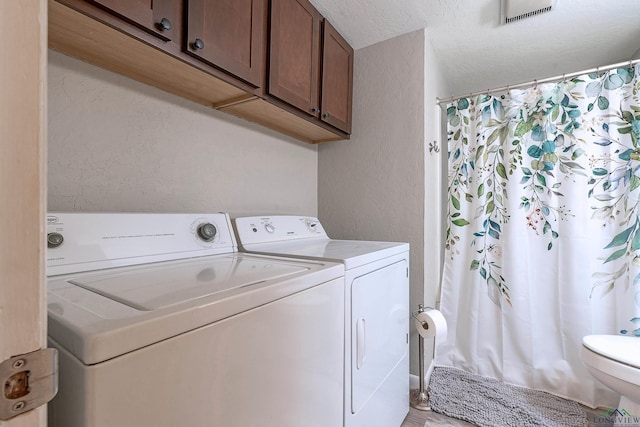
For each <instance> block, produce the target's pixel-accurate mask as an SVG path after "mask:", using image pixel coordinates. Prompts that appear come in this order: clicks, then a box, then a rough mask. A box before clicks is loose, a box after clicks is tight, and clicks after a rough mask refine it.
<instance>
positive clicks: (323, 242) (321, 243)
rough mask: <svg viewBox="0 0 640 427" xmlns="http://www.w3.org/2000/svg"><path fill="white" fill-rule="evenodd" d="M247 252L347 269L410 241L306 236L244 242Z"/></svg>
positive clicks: (404, 247) (394, 251) (397, 250)
mask: <svg viewBox="0 0 640 427" xmlns="http://www.w3.org/2000/svg"><path fill="white" fill-rule="evenodd" d="M242 249H243V250H244V251H247V252H252V253H260V254H268V255H281V256H287V257H294V258H304V259H317V260H326V261H333V262H341V263H343V264H344V265H345V269H347V270H349V269H351V268H355V267H359V266H361V265H364V264H368V263H370V262H374V261H377V260H379V259H382V258H386V257H390V256H393V255H396V254H399V253H401V252H406V251H408V250H409V244H408V243H397V242H371V241H365V240H333V239H302V240H292V241H288V242H276V243H261V244H254V245H243V246H242Z"/></svg>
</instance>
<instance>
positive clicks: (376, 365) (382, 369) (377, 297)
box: [351, 259, 409, 414]
mask: <svg viewBox="0 0 640 427" xmlns="http://www.w3.org/2000/svg"><path fill="white" fill-rule="evenodd" d="M407 268H408V263H407V261H406V259H405V260H401V261H397V262H395V263H393V264H390V265H387V266H384V267H382V268H380V269H377V270H374V271H371V272H367V273H366V274H363V275H361V276H358V277H356V278H354V279H353V281H352V282H351V413H353V414H356V413H357V412H358V411H360V409H361V408H362V407H363V406H364V405H365V403H366V402H367V401H368V400H369V399H370V398H371V396H373V395H374V394H375V393H376V391H377V390H378V389H379V388H380V386H381V385H382V384H384V383H385V381H386V380H387V377H388V376H389V375H390V374H391V372H392V371H393V370H394V368H395V367H396V366H397V365H398V364H399V363H400V362H401V361H402V359H403V358H404V357H405V355H406V354H407V351H408V347H409V344H408V343H407V340H408V335H407V334H408V332H409V278H408V277H407V276H408V274H407ZM407 375H408V373H407Z"/></svg>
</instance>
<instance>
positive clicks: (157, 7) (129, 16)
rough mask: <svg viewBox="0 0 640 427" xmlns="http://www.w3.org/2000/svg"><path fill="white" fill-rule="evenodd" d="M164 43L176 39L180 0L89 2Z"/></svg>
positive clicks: (98, 0) (105, 0)
mask: <svg viewBox="0 0 640 427" xmlns="http://www.w3.org/2000/svg"><path fill="white" fill-rule="evenodd" d="M89 3H93V4H96V5H98V6H100V7H102V8H104V9H107V10H109V11H110V12H112V13H114V14H116V15H118V16H120V17H121V18H124V19H125V20H127V21H129V22H131V23H132V24H135V25H136V26H138V27H140V28H142V29H144V30H145V31H147V32H148V33H151V34H153V35H155V36H157V37H159V38H160V39H162V40H164V41H171V40H175V39H176V38H177V37H178V34H177V33H176V31H175V29H174V27H175V26H176V24H178V20H179V19H180V17H179V8H180V0H89Z"/></svg>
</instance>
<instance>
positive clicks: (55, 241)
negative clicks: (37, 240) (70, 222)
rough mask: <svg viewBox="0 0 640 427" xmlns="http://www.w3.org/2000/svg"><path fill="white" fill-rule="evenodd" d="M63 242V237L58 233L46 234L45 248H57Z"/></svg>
mask: <svg viewBox="0 0 640 427" xmlns="http://www.w3.org/2000/svg"><path fill="white" fill-rule="evenodd" d="M62 242H64V237H62V234H60V233H49V234H47V247H48V248H57V247H58V246H60V245H61V244H62Z"/></svg>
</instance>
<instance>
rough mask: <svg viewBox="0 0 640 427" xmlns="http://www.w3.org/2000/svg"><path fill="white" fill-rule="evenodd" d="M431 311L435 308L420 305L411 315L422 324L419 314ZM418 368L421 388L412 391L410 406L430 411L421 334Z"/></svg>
mask: <svg viewBox="0 0 640 427" xmlns="http://www.w3.org/2000/svg"><path fill="white" fill-rule="evenodd" d="M430 309H433V307H424V306H423V305H422V304H418V311H414V312H413V313H411V317H413V318H414V319H415V320H417V321H418V322H420V323H422V320H421V319H419V318H418V314H421V313H424V312H425V311H426V310H430ZM424 325H425V324H424V323H423V327H424ZM428 327H429V325H427V328H428ZM418 366H419V369H420V372H419V375H418V377H419V381H420V386H419V388H418V389H413V390H411V393H410V396H409V405H410V406H411V407H412V408H415V409H419V410H421V411H430V410H431V407H430V406H429V396H428V395H427V392H426V390H425V389H424V338H423V337H422V335H421V334H418Z"/></svg>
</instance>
